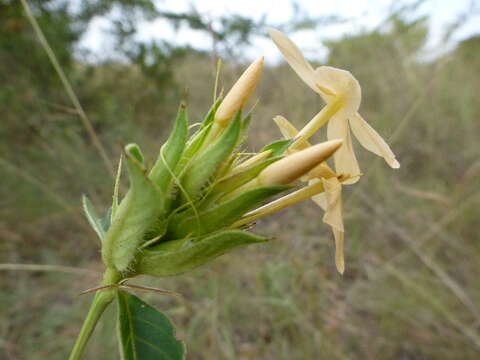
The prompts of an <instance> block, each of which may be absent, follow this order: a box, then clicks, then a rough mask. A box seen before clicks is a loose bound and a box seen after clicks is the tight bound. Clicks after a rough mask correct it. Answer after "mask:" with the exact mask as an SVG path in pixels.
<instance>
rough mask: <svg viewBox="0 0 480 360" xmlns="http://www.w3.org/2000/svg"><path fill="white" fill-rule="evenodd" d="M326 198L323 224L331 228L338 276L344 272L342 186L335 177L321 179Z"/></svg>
mask: <svg viewBox="0 0 480 360" xmlns="http://www.w3.org/2000/svg"><path fill="white" fill-rule="evenodd" d="M322 183H323V187H324V189H325V196H326V198H327V211H326V212H325V216H324V217H323V222H324V223H326V224H328V225H330V226H331V227H332V231H333V236H334V237H335V265H336V266H337V270H338V272H339V273H340V274H343V271H344V270H345V261H344V256H343V243H344V236H345V233H344V231H345V230H344V227H343V216H342V184H341V183H340V181H338V179H337V178H336V177H334V178H330V179H322Z"/></svg>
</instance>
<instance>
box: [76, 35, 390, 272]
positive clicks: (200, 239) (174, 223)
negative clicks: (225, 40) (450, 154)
mask: <svg viewBox="0 0 480 360" xmlns="http://www.w3.org/2000/svg"><path fill="white" fill-rule="evenodd" d="M270 34H271V36H272V38H273V40H274V42H275V43H276V44H277V46H278V47H279V49H280V51H281V52H282V53H283V54H284V55H285V58H286V60H287V61H288V62H289V64H290V65H291V66H292V68H293V69H294V70H295V71H296V72H297V74H298V75H299V76H300V77H301V78H302V79H303V80H304V81H305V83H306V84H307V85H309V86H310V87H311V88H312V89H313V90H314V91H315V92H317V93H318V94H319V95H320V96H321V97H322V99H323V100H324V101H325V102H326V106H325V107H324V108H323V109H322V110H321V111H320V112H319V113H318V114H317V115H316V116H315V117H314V118H313V119H312V120H311V121H310V122H308V123H307V124H306V125H305V127H304V128H302V129H300V130H299V131H298V130H297V129H295V127H294V126H293V125H292V124H291V123H290V122H289V121H288V120H287V119H285V118H283V117H281V116H277V117H276V118H275V119H274V120H275V122H276V124H277V125H278V126H279V128H280V130H281V132H282V134H283V136H284V138H285V139H281V140H277V141H274V142H272V143H271V144H268V145H266V146H264V147H263V148H262V149H261V150H260V151H259V152H258V153H256V154H253V155H251V156H248V157H245V155H244V153H243V152H242V151H241V144H242V141H243V140H244V139H245V138H246V134H247V131H248V126H249V123H250V120H251V114H247V115H244V113H243V112H242V109H243V107H244V105H245V103H246V102H247V101H248V99H249V98H250V97H251V95H252V93H253V91H254V89H255V87H256V85H257V83H258V81H259V79H260V76H261V73H262V69H263V58H260V59H258V60H256V61H255V62H253V63H252V64H251V65H250V66H249V67H248V68H247V69H246V71H245V72H244V73H243V75H242V76H241V77H240V78H239V80H238V81H237V82H236V83H235V85H234V86H233V87H232V89H231V90H230V91H229V92H228V94H227V95H226V96H225V97H224V98H223V99H222V98H219V99H217V100H216V101H215V102H214V104H213V105H212V107H211V109H210V111H209V112H208V113H207V115H206V116H205V118H204V120H203V121H202V122H201V124H200V126H199V127H198V129H197V131H196V132H195V133H193V134H191V135H190V134H189V122H188V114H187V108H186V105H184V104H182V105H181V106H180V108H179V111H178V115H177V118H176V120H175V123H174V127H173V130H172V132H171V134H170V136H169V138H168V140H167V142H166V143H165V144H164V145H163V146H162V147H161V149H160V151H159V155H158V158H157V160H156V161H155V163H154V165H153V166H152V167H151V168H148V167H147V163H148V162H146V161H145V159H144V156H143V154H142V151H141V150H140V147H139V146H138V145H136V144H129V145H127V146H126V147H125V151H124V157H123V159H124V162H126V167H127V170H128V174H129V179H130V189H129V190H128V192H127V193H126V194H125V196H124V197H123V199H122V200H121V201H119V192H118V182H119V176H120V173H121V163H122V158H121V161H120V165H119V171H118V175H117V181H116V185H115V189H114V196H113V204H112V207H111V209H110V211H109V213H108V214H107V216H106V217H105V218H103V219H100V218H98V217H97V216H96V215H95V214H94V211H93V208H92V206H91V204H90V203H89V201H88V200H87V199H85V201H84V207H85V210H86V213H87V217H88V219H89V221H90V224H91V225H92V226H93V228H94V229H95V231H96V232H97V234H98V235H99V237H100V239H101V241H102V259H103V262H104V263H105V265H106V266H107V268H108V271H109V272H114V273H117V274H119V275H118V277H117V278H118V279H120V280H121V279H124V278H127V277H132V276H136V275H140V274H149V275H153V276H170V275H175V274H179V273H182V272H185V271H188V270H190V269H192V268H194V267H196V266H199V265H201V264H203V263H205V262H208V261H210V260H211V259H213V258H215V257H217V256H219V255H221V254H223V253H225V252H227V251H229V250H231V249H233V248H235V247H238V246H240V245H246V244H251V243H257V242H262V241H266V238H264V237H261V236H257V235H254V234H251V233H249V232H248V231H247V229H248V228H249V224H251V223H252V221H254V220H256V219H258V218H260V217H263V216H266V215H268V214H271V213H273V212H275V211H278V210H280V209H283V208H285V207H287V206H291V205H293V204H296V203H298V202H300V201H303V200H305V199H308V198H312V199H313V200H314V201H315V202H316V203H317V204H319V205H320V206H321V207H322V208H323V209H324V210H325V216H324V218H323V220H324V222H325V223H327V224H329V225H330V226H331V227H332V229H333V232H334V235H335V240H336V248H337V250H336V254H337V255H336V265H337V268H338V270H339V271H340V272H341V273H343V271H344V260H343V233H344V228H343V221H342V203H341V190H342V185H344V184H351V183H354V182H356V181H357V180H358V177H359V175H360V169H359V166H358V163H357V160H356V158H355V154H354V152H353V147H352V141H351V135H350V129H351V130H352V132H353V133H354V135H355V136H356V137H357V139H358V140H359V141H360V143H361V144H362V145H363V146H364V147H365V148H366V149H368V150H370V151H372V152H374V153H375V154H377V155H380V156H383V157H384V158H385V160H386V161H387V163H388V164H389V165H390V166H392V167H398V166H399V164H398V162H397V161H396V160H395V156H394V155H393V153H392V151H391V150H390V148H389V147H388V145H387V144H386V143H385V142H384V141H383V139H382V138H381V137H380V136H379V135H378V134H377V133H376V132H375V130H373V129H372V128H371V127H370V126H369V125H368V124H367V123H366V122H365V120H363V118H362V117H361V116H360V115H359V113H358V108H359V106H360V98H361V94H360V86H359V84H358V82H357V81H356V80H355V78H354V77H353V76H352V75H351V74H350V73H349V72H347V71H343V70H339V69H335V68H331V67H326V66H321V67H319V68H318V69H316V70H314V69H313V68H312V66H311V65H310V64H309V63H308V62H307V61H306V60H305V59H304V57H303V56H302V54H301V53H300V51H299V50H298V48H297V47H296V46H295V45H294V44H293V42H291V41H290V40H289V39H288V38H287V37H286V36H285V35H284V34H282V33H280V32H278V31H275V30H272V31H271V32H270ZM327 122H328V134H327V135H328V141H326V142H322V143H319V144H315V145H312V144H311V143H310V141H309V139H310V137H311V136H312V135H313V134H314V133H315V132H316V131H317V130H318V129H319V128H320V127H321V126H322V125H324V124H326V123H327ZM331 156H333V158H334V163H335V170H333V169H332V168H330V167H329V166H328V165H327V163H326V160H327V159H328V158H329V157H331ZM297 179H298V180H302V181H303V182H304V183H306V184H305V185H304V186H298V185H294V183H295V182H296V180H297ZM295 187H297V188H295ZM292 190H293V191H292ZM288 191H290V193H289V194H287V195H285V196H283V197H280V198H278V199H277V200H275V201H271V202H268V200H269V199H270V198H271V197H273V196H277V195H278V194H280V193H284V192H288Z"/></svg>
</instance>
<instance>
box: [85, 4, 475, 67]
mask: <svg viewBox="0 0 480 360" xmlns="http://www.w3.org/2000/svg"><path fill="white" fill-rule="evenodd" d="M412 2H413V1H411V0H397V1H394V0H369V1H368V0H298V1H297V3H298V4H299V5H300V6H301V7H302V9H304V11H305V12H306V13H307V14H308V15H310V16H312V17H319V16H325V15H337V16H340V17H342V18H346V19H348V21H346V22H344V23H340V24H335V25H328V26H323V27H319V28H318V30H317V31H315V32H313V31H300V32H296V33H295V34H291V35H292V36H291V37H292V39H293V40H294V41H295V42H296V43H298V44H299V46H300V48H301V49H302V50H303V51H304V52H305V54H306V55H307V57H310V58H312V59H317V60H321V59H322V58H324V57H325V55H326V48H325V47H324V46H323V45H322V43H323V41H325V40H334V39H338V38H340V37H342V36H344V35H348V34H354V33H356V32H359V31H361V30H368V29H373V28H375V27H377V26H378V25H379V24H380V23H381V22H382V21H383V20H384V19H385V17H386V16H387V14H388V13H389V10H390V9H391V8H392V4H395V6H398V5H403V4H410V3H412ZM156 3H157V7H158V8H160V9H162V10H170V11H173V12H181V11H188V10H189V8H190V6H191V4H194V5H195V7H196V8H197V9H198V10H199V11H200V12H201V13H202V14H207V15H208V16H211V17H212V18H215V17H216V16H219V15H229V14H240V15H243V16H247V17H251V18H253V19H260V18H261V17H262V16H263V15H266V16H267V22H268V23H269V24H283V23H287V22H288V21H289V20H290V19H291V18H292V14H293V10H292V9H293V8H292V3H291V1H290V0H241V1H227V0H201V1H193V0H157V2H156ZM471 4H474V7H475V9H476V13H472V12H471V11H470V12H467V9H469V6H470V5H471ZM465 13H467V14H469V16H468V17H467V19H466V21H462V26H461V27H460V29H459V30H458V31H457V32H456V33H455V36H454V37H453V38H452V42H451V43H449V44H445V43H444V42H443V40H442V35H443V33H444V31H445V28H446V26H447V25H448V24H451V23H452V22H454V21H456V20H457V19H458V18H459V16H461V15H462V14H465ZM417 14H418V15H428V16H429V25H430V34H429V38H428V42H427V46H426V49H425V52H426V53H427V54H431V55H434V54H438V53H442V52H443V51H446V50H448V49H449V48H451V47H452V46H454V44H455V42H456V41H459V40H462V39H465V38H468V37H469V36H471V35H473V34H479V35H480V0H455V1H451V0H426V1H425V2H424V3H423V4H422V5H421V6H420V7H419V8H418V11H417ZM108 26H109V23H108V21H107V19H105V18H96V19H95V20H94V21H93V22H92V24H91V26H90V28H89V30H88V32H87V34H86V35H85V36H84V38H83V40H82V42H81V46H82V47H85V48H87V49H89V50H90V51H92V52H93V54H94V56H96V57H98V58H101V56H102V54H105V53H106V52H108V49H109V44H110V41H109V38H108V35H106V30H107V29H108ZM139 30H140V31H139V34H138V37H139V39H141V40H145V41H148V40H151V39H159V40H161V39H165V40H169V41H173V40H174V41H175V42H176V43H178V44H182V45H188V44H190V45H192V46H194V47H195V48H200V49H204V50H209V49H210V48H211V41H210V39H209V38H208V37H207V36H206V35H205V34H203V33H201V32H199V31H193V30H189V29H182V30H179V31H175V30H173V29H172V27H171V26H170V25H169V24H168V23H167V22H166V21H165V20H162V19H159V20H156V21H153V22H151V23H147V22H145V23H143V24H142V25H141V26H140V27H139ZM244 55H245V56H244V57H245V58H247V59H253V58H255V57H258V56H259V55H264V56H265V57H266V60H267V61H268V62H276V61H278V60H279V59H280V55H279V53H278V51H277V50H276V48H275V47H274V45H273V44H272V43H271V42H270V41H269V40H268V39H266V38H261V37H256V38H254V41H253V44H252V46H251V47H249V48H248V49H246V53H245V54H244ZM427 56H428V55H427Z"/></svg>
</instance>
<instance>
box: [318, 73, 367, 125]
mask: <svg viewBox="0 0 480 360" xmlns="http://www.w3.org/2000/svg"><path fill="white" fill-rule="evenodd" d="M315 79H316V82H317V83H321V84H325V85H326V87H327V88H329V89H332V90H333V92H334V93H335V94H336V95H328V94H325V93H324V94H321V95H322V98H323V99H324V100H325V101H326V102H327V103H329V102H331V101H333V99H334V97H335V96H339V97H341V98H342V99H343V108H342V109H341V110H339V111H338V112H337V114H336V116H340V117H350V116H352V115H353V114H355V113H356V112H357V111H358V108H359V107H360V102H361V100H362V90H361V88H360V84H359V83H358V81H357V79H355V78H354V77H353V75H352V74H351V73H350V72H349V71H346V70H341V69H337V68H334V67H331V66H320V67H318V68H317V69H315Z"/></svg>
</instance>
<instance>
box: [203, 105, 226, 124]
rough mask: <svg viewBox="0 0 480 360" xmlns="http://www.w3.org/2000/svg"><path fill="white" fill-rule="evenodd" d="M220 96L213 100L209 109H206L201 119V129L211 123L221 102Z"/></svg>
mask: <svg viewBox="0 0 480 360" xmlns="http://www.w3.org/2000/svg"><path fill="white" fill-rule="evenodd" d="M222 100H223V99H222V98H220V97H219V98H218V99H217V100H215V102H214V103H213V105H212V106H211V107H210V109H209V110H208V113H207V115H206V116H205V118H204V119H203V122H202V129H203V128H205V127H207V126H209V125H210V124H212V123H213V120H214V119H215V114H216V112H217V110H218V107H219V106H220V104H221V103H222Z"/></svg>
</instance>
